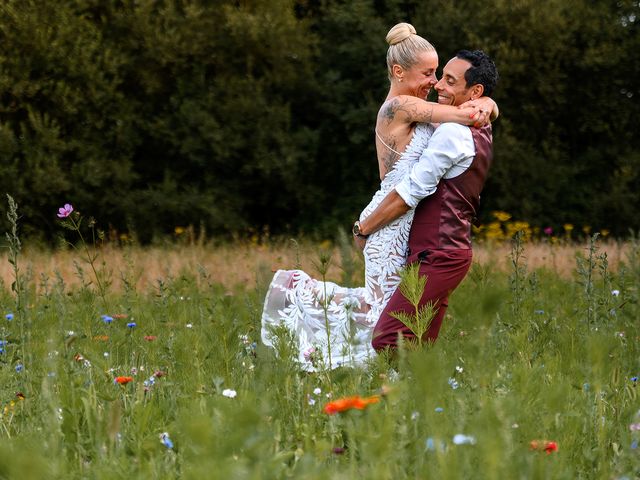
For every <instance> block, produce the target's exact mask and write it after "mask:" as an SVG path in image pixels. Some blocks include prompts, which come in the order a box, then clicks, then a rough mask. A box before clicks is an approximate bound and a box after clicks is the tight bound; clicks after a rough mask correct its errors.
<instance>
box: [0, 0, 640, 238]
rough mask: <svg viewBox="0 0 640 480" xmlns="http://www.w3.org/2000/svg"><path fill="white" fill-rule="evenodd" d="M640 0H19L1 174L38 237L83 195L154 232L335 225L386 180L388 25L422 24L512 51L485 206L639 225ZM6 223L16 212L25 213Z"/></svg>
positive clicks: (0, 9) (435, 36) (7, 31)
mask: <svg viewBox="0 0 640 480" xmlns="http://www.w3.org/2000/svg"><path fill="white" fill-rule="evenodd" d="M639 17H640V12H639V11H638V5H637V2H634V1H631V0H625V1H620V2H607V1H604V0H599V1H596V2H592V1H587V0H572V1H570V2H565V1H560V0H550V1H548V2H536V1H534V0H522V1H518V2H515V3H514V2H510V1H506V0H501V1H497V2H492V3H491V4H489V3H487V2H480V1H479V0H465V1H464V2H462V3H456V4H452V3H451V2H446V1H443V0H433V1H432V2H430V3H428V4H425V3H424V2H417V1H415V0H409V1H399V0H388V1H384V2H380V1H372V0H357V1H351V2H345V1H343V0H322V1H311V0H273V1H266V0H249V1H243V2H237V1H228V0H162V1H155V0H154V1H151V0H145V1H135V2H134V1H130V0H124V1H123V0H109V1H102V2H98V1H95V0H61V1H57V2H48V1H46V0H6V1H4V2H2V5H0V42H2V45H3V49H2V52H0V91H1V92H2V94H1V95H0V172H2V175H1V176H0V190H1V191H3V192H5V193H9V194H11V195H12V197H13V198H15V199H16V201H17V202H18V203H19V204H20V205H21V211H22V215H23V217H22V228H23V232H24V234H26V235H27V236H29V237H42V238H43V239H47V240H50V239H51V238H53V237H54V236H55V234H54V232H55V231H56V228H55V222H54V220H55V219H54V218H53V216H52V215H50V214H49V213H48V212H55V208H57V207H58V206H60V205H61V204H63V203H65V202H71V203H73V204H74V205H75V206H76V207H77V208H79V209H81V210H82V211H91V212H93V213H94V214H95V215H96V216H98V217H99V218H102V219H104V221H105V225H104V226H103V228H104V229H105V231H107V232H109V231H111V232H112V233H114V234H116V233H117V232H123V231H130V232H131V233H135V234H136V235H137V238H138V239H139V240H140V241H141V242H143V243H146V242H149V241H151V240H153V239H154V238H155V236H156V235H158V234H162V233H167V232H170V231H172V230H173V228H174V227H175V226H187V225H193V226H194V227H195V228H199V229H201V231H202V232H207V233H208V234H212V235H229V234H246V233H252V234H253V233H263V232H267V233H288V232H294V233H295V232H308V233H312V234H315V235H323V236H327V235H329V236H333V235H335V231H336V228H338V227H340V226H344V225H348V224H349V223H350V221H351V220H352V219H353V218H355V216H357V214H358V212H359V211H360V210H361V209H362V207H363V206H364V205H365V204H366V202H368V200H369V198H370V197H371V194H372V192H374V191H375V189H376V188H377V183H378V178H377V169H376V162H375V149H374V141H373V125H374V123H375V117H376V112H377V109H378V107H379V105H380V104H381V102H382V101H383V99H384V96H385V93H386V91H387V88H388V80H387V78H386V65H385V51H386V47H387V46H386V43H385V42H384V36H385V34H386V32H387V31H388V29H389V28H390V27H391V26H392V25H393V24H395V23H396V22H398V21H410V22H412V23H413V24H414V25H415V26H416V27H417V30H418V32H419V33H421V34H423V35H424V36H426V37H427V38H428V39H430V40H431V41H432V42H433V43H434V45H435V46H436V47H437V48H438V52H439V54H440V59H441V64H444V62H445V61H446V60H447V59H448V58H449V57H450V56H452V55H453V54H454V53H455V51H456V50H457V49H459V48H465V47H466V48H482V49H484V50H486V51H487V52H488V53H490V54H491V55H492V56H493V57H494V58H495V60H496V63H497V65H498V67H499V71H500V75H501V81H500V84H499V87H498V89H497V90H496V95H495V96H496V100H497V101H498V103H499V105H500V107H501V113H502V115H501V118H500V119H499V121H498V122H497V123H496V125H495V137H494V138H495V142H494V143H495V164H494V167H493V168H492V172H491V174H490V177H489V181H488V184H487V187H486V189H485V192H484V193H483V212H484V214H483V220H487V219H488V212H490V211H492V210H504V211H508V212H510V213H511V214H512V215H513V217H514V218H519V219H523V220H526V221H528V222H529V223H530V224H532V225H538V226H547V225H552V226H554V227H557V226H559V225H562V224H563V223H565V222H571V223H574V224H577V225H581V224H588V225H591V226H592V227H593V229H594V231H595V230H597V229H599V228H608V229H610V230H611V231H612V233H613V234H615V235H624V234H626V233H627V231H628V229H629V228H631V229H634V230H636V229H638V228H640V224H639V223H638V220H637V215H635V214H634V208H635V207H636V206H637V205H638V204H639V203H640V198H639V197H638V195H640V194H639V193H638V192H640V175H639V174H638V172H639V171H640V168H638V167H640V164H639V158H640V156H639V154H638V152H639V151H640V145H639V143H638V142H639V140H638V136H637V135H635V130H636V128H635V119H636V118H637V117H638V115H639V114H640V109H639V104H638V98H640V88H639V86H638V81H639V80H638V79H639V78H640V72H639V71H638V69H639V68H640V67H639V65H640V58H638V55H640V53H638V52H640V43H639V42H640V40H639V39H640V35H638V23H639V22H638V21H637V18H639ZM4 225H5V226H6V225H8V224H7V223H6V222H5V223H4Z"/></svg>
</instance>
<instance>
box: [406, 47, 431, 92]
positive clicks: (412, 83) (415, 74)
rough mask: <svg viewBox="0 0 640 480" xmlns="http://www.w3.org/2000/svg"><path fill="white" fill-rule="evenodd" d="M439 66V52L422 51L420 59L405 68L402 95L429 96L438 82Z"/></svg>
mask: <svg viewBox="0 0 640 480" xmlns="http://www.w3.org/2000/svg"><path fill="white" fill-rule="evenodd" d="M437 68H438V54H437V53H436V52H434V51H431V52H422V53H420V54H419V55H418V61H417V62H416V63H415V65H413V66H412V67H411V68H410V69H408V70H404V71H403V75H402V77H401V78H402V82H401V83H400V87H401V89H402V90H403V91H402V92H401V94H402V95H413V96H414V97H418V98H422V99H423V100H424V99H426V98H427V95H428V94H429V92H430V91H431V88H433V86H434V85H435V84H436V83H437V82H438V79H437V78H436V69H437Z"/></svg>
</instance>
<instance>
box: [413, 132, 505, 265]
mask: <svg viewBox="0 0 640 480" xmlns="http://www.w3.org/2000/svg"><path fill="white" fill-rule="evenodd" d="M471 135H472V137H473V143H474V145H475V148H476V155H475V157H474V158H473V160H472V162H471V165H470V166H469V168H468V169H467V170H465V171H464V172H463V173H462V174H460V175H458V176H457V177H454V178H450V179H444V178H443V179H441V180H440V183H439V184H438V188H437V189H436V191H435V192H434V193H433V194H432V195H429V196H428V197H426V198H424V199H423V200H422V201H420V203H419V204H418V206H417V207H416V213H415V216H414V217H413V224H412V226H411V232H410V233H409V259H408V261H409V263H412V262H415V261H416V260H421V259H422V258H423V255H424V253H423V252H425V251H426V250H438V249H467V250H468V249H470V248H471V224H472V222H473V220H474V219H475V216H476V212H477V210H478V206H479V205H480V192H481V191H482V187H483V186H484V181H485V179H486V178H487V172H488V171H489V166H490V165H491V159H492V158H493V150H492V134H491V126H490V125H487V126H486V127H483V128H472V129H471Z"/></svg>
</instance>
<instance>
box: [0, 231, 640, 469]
mask: <svg viewBox="0 0 640 480" xmlns="http://www.w3.org/2000/svg"><path fill="white" fill-rule="evenodd" d="M518 249H519V250H518ZM317 250H319V249H318V248H316V246H313V245H303V246H298V248H293V247H292V245H291V244H285V243H283V244H281V245H273V246H258V245H240V246H219V247H216V248H212V247H207V246H203V245H201V246H198V245H193V246H187V245H185V246H176V247H174V248H170V247H163V248H154V249H142V248H137V247H136V248H133V247H132V248H123V249H109V248H108V247H107V248H106V249H103V250H102V251H101V255H102V256H103V258H104V260H105V265H106V269H107V270H108V271H110V272H111V273H110V274H111V277H112V281H111V282H109V283H105V284H106V285H109V287H108V289H107V290H106V291H105V292H104V294H105V300H106V303H107V305H110V306H112V310H111V311H104V307H103V305H104V303H103V301H102V299H101V298H100V292H99V291H98V290H97V289H96V286H95V284H92V283H91V282H90V281H88V280H86V278H85V281H82V279H81V277H82V275H81V274H80V273H79V271H78V266H76V267H74V265H73V262H74V260H75V261H76V262H77V264H78V265H79V267H80V268H82V266H83V264H82V261H81V260H80V259H78V258H76V257H75V256H74V255H73V254H72V253H71V252H69V251H67V250H61V251H58V252H54V253H51V252H40V251H32V250H29V249H28V248H23V250H22V253H21V256H20V263H19V265H20V270H19V272H18V274H19V275H22V277H21V278H22V281H23V285H24V289H23V293H20V295H21V296H20V299H21V300H20V302H18V298H17V292H16V291H15V290H14V291H12V290H11V289H10V288H8V286H9V285H10V284H11V277H12V272H13V271H14V270H12V267H11V265H10V267H11V268H9V267H8V268H7V269H6V270H5V271H3V273H2V275H3V278H4V282H5V287H4V288H2V289H0V308H2V316H1V317H0V322H1V323H0V325H1V327H0V339H1V340H2V342H3V345H2V349H3V353H0V381H1V383H0V385H1V387H0V413H2V417H1V418H0V477H2V478H25V479H28V478H65V479H66V478H124V477H127V478H178V477H179V478H194V479H195V478H198V479H201V478H224V479H227V478H229V479H233V478H238V479H246V478H255V479H262V478H303V479H304V478H309V479H311V478H314V479H315V478H327V479H351V478H368V479H369V478H370V479H387V478H438V479H461V478H464V479H466V478H469V479H471V478H473V479H501V480H502V479H518V478H522V479H525V478H526V479H538V478H539V479H548V478H553V479H564V478H566V479H580V478H582V479H623V478H628V479H631V478H637V477H638V476H640V456H639V455H638V450H637V449H636V448H634V447H635V446H637V441H638V440H640V432H638V431H636V430H635V429H632V428H635V427H630V425H635V424H636V423H639V422H640V418H638V411H639V410H640V401H639V400H638V395H637V388H638V387H636V384H637V380H633V379H634V378H635V377H637V376H638V374H639V373H640V364H639V361H638V360H639V353H640V351H639V350H640V348H639V345H640V343H639V340H640V338H639V333H638V318H639V310H638V285H640V245H639V244H638V242H636V241H635V240H632V241H630V242H628V243H626V244H625V245H624V246H622V245H617V244H608V245H602V244H599V243H598V239H594V242H593V243H591V244H590V245H586V246H579V247H570V246H551V245H537V246H535V247H533V246H531V245H530V244H520V245H513V246H511V245H507V246H494V247H489V246H487V247H486V248H484V249H483V248H478V249H477V250H476V251H477V255H476V262H475V263H474V266H473V267H472V271H471V273H470V274H469V276H468V277H467V279H465V281H464V282H463V284H462V285H461V286H460V287H459V288H458V289H457V290H456V292H455V293H454V294H453V296H452V297H451V299H450V309H449V313H448V315H447V317H446V319H445V322H444V324H443V329H442V333H441V336H440V338H439V340H438V341H437V342H436V343H435V344H434V345H432V346H426V347H425V348H423V349H419V350H417V351H413V350H412V351H409V350H408V351H406V352H405V353H404V354H403V355H401V356H400V360H399V362H400V364H399V369H400V371H401V375H400V379H399V380H395V381H390V379H389V378H388V377H387V372H388V366H387V364H386V362H385V361H384V359H382V358H378V359H374V360H373V361H372V362H371V364H370V365H369V366H368V367H367V368H363V369H338V370H335V371H332V372H324V373H322V374H306V373H302V372H301V371H300V370H299V369H298V368H297V366H296V364H295V362H294V360H293V358H294V356H293V355H291V354H290V353H291V352H292V350H294V349H295V345H292V339H291V338H289V337H287V336H286V335H284V334H283V335H282V336H281V338H280V342H279V346H278V350H279V354H278V355H276V354H275V352H274V351H272V350H269V349H266V348H265V347H263V346H262V345H260V344H259V328H260V323H259V322H260V313H261V308H262V301H263V296H264V292H265V290H266V286H267V282H268V280H269V276H270V271H271V269H272V268H280V267H282V268H288V267H293V266H294V265H295V264H296V263H300V264H301V265H300V266H301V267H302V268H305V269H306V270H308V271H309V272H311V273H314V271H313V263H314V262H316V259H317V257H318V256H317V254H316V253H315V252H316V251H317ZM338 250H339V251H341V252H342V253H341V255H342V259H340V258H338V257H339V256H340V254H339V253H338ZM605 251H606V255H605ZM540 252H543V254H544V256H546V258H547V260H548V262H547V263H546V264H545V265H539V264H537V263H536V262H537V261H536V260H535V258H537V256H538V255H543V254H542V253H540ZM567 252H571V253H570V254H569V253H567ZM576 253H577V254H578V255H579V256H578V258H577V259H576ZM565 256H567V257H569V258H570V260H566V259H565ZM516 258H517V261H514V259H516ZM322 261H323V262H326V259H325V258H324V257H323V260H322ZM358 262H359V260H358V254H357V253H356V252H355V251H353V250H352V249H349V248H345V247H344V246H343V247H341V248H340V249H336V251H335V253H334V259H333V261H332V262H331V263H330V266H329V268H328V269H327V270H326V271H325V272H324V274H325V275H326V277H327V279H329V280H335V281H338V282H341V283H351V284H354V285H357V284H359V283H361V280H360V278H359V276H360V275H361V263H358ZM565 262H566V263H567V264H566V265H565ZM6 263H8V262H6ZM569 263H570V266H569ZM341 265H345V266H346V267H347V268H346V269H344V270H343V269H341ZM354 265H355V266H354ZM345 271H347V272H348V273H346V274H345ZM612 292H613V293H612ZM19 306H20V307H19ZM17 308H20V309H21V315H17V313H18V310H16V309H17ZM12 313H13V314H14V315H13V319H11V320H9V319H7V318H6V317H5V315H8V314H12ZM104 315H106V317H103V316H104ZM109 319H112V320H109ZM134 323H135V326H133V324H134ZM127 325H129V326H127ZM120 376H122V377H127V376H129V377H132V379H133V380H132V381H131V382H129V383H126V384H122V385H121V384H117V383H114V379H115V378H116V377H120ZM381 389H382V390H381ZM231 391H235V392H236V396H235V397H233V393H232V392H231ZM381 392H384V395H382V396H381V397H380V398H381V401H380V402H378V403H375V404H371V405H369V406H367V408H366V409H363V410H350V411H346V412H344V413H340V414H337V415H327V414H326V413H324V411H323V406H324V405H325V404H326V403H327V402H328V401H330V400H335V399H337V398H340V397H344V396H351V395H361V396H370V395H379V394H381ZM638 428H639V429H640V425H638ZM164 433H167V434H168V438H169V439H170V443H169V442H167V441H166V438H167V437H162V438H161V435H162V434H164ZM460 434H463V435H464V437H460V436H458V437H455V436H456V435H460ZM454 438H455V439H456V441H458V442H459V441H461V440H460V439H462V444H456V442H455V441H454ZM533 440H539V441H545V440H548V441H554V442H557V445H558V450H557V451H554V452H552V453H550V454H547V453H545V452H544V451H539V450H532V448H531V441H533Z"/></svg>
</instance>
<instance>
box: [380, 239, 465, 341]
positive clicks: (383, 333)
mask: <svg viewBox="0 0 640 480" xmlns="http://www.w3.org/2000/svg"><path fill="white" fill-rule="evenodd" d="M423 255H424V254H423ZM471 259H472V251H471V250H470V249H469V250H458V249H446V250H428V251H427V252H426V257H425V258H424V259H423V260H421V261H420V275H421V276H425V275H426V277H427V284H426V286H425V290H424V293H423V295H422V298H421V299H420V305H426V304H427V303H428V302H432V303H433V305H434V307H435V316H434V317H433V320H432V321H431V324H430V326H429V329H428V330H427V332H426V333H425V335H424V338H423V340H425V341H427V340H428V341H430V342H433V341H435V340H436V338H438V333H439V332H440V326H441V325H442V319H443V318H444V315H445V313H446V312H447V307H448V306H449V303H448V299H449V294H450V293H451V292H452V291H453V290H454V289H455V288H456V287H457V286H458V285H459V284H460V282H461V281H462V279H463V278H464V277H465V275H466V274H467V272H468V271H469V267H470V266H471ZM398 311H404V312H407V313H413V312H415V310H414V307H413V305H411V303H409V301H408V300H407V299H406V298H405V297H404V296H403V295H402V293H401V292H400V289H399V288H398V289H397V290H396V291H395V293H394V294H393V295H392V296H391V299H389V303H388V304H387V306H386V308H385V309H384V311H383V312H382V315H380V318H379V319H378V322H377V323H376V326H375V328H374V330H373V339H372V341H371V344H372V345H373V348H374V349H375V350H376V351H380V350H384V349H385V348H388V347H389V348H395V347H397V346H398V333H402V335H403V336H404V337H405V338H407V339H411V338H415V335H413V333H412V332H411V330H409V328H407V327H406V326H405V325H404V324H403V323H402V322H401V321H400V320H398V319H396V318H394V317H392V316H391V315H390V313H391V312H398Z"/></svg>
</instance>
